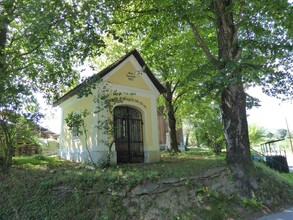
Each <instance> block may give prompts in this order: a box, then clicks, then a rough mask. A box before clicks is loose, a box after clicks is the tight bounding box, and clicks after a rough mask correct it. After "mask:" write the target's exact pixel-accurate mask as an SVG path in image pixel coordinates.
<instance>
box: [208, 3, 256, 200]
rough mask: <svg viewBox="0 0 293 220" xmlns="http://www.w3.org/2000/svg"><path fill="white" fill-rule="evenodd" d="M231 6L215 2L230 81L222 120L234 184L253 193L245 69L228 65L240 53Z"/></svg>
mask: <svg viewBox="0 0 293 220" xmlns="http://www.w3.org/2000/svg"><path fill="white" fill-rule="evenodd" d="M232 6H233V5H232V0H215V1H214V11H215V14H216V26H217V38H218V48H219V49H218V58H219V60H220V61H221V66H220V71H221V72H220V71H219V72H220V74H222V73H223V72H224V73H225V76H224V79H225V80H226V83H227V86H226V87H225V88H224V89H223V91H222V94H221V96H222V97H221V99H222V100H221V102H222V103H221V104H222V120H223V126H224V135H225V139H226V150H227V154H226V160H227V164H228V166H229V167H230V169H231V171H232V175H233V177H234V180H235V183H236V185H238V186H239V189H240V193H241V194H243V195H245V196H251V195H252V191H253V189H255V188H256V187H257V184H256V181H255V179H254V175H253V170H254V164H253V162H252V159H251V152H250V144H249V136H248V124H247V115H246V95H245V92H244V88H243V83H242V72H241V69H240V68H237V67H236V68H234V69H233V70H229V69H228V68H227V64H229V63H231V62H233V61H235V60H237V59H239V58H240V56H241V51H240V48H239V44H238V35H237V28H236V26H235V24H234V21H233V9H232ZM227 69H228V70H227Z"/></svg>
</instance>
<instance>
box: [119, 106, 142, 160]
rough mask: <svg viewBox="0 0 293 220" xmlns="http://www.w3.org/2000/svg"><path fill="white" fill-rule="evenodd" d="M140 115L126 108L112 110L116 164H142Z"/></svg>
mask: <svg viewBox="0 0 293 220" xmlns="http://www.w3.org/2000/svg"><path fill="white" fill-rule="evenodd" d="M142 125H143V123H142V117H141V113H140V112H139V111H138V110H136V109H133V108H130V107H127V106H118V107H116V108H115V109H114V128H115V130H114V133H115V134H114V137H115V145H116V152H117V162H118V163H142V162H143V161H144V153H143V130H142Z"/></svg>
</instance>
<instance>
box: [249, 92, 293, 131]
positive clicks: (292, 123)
mask: <svg viewBox="0 0 293 220" xmlns="http://www.w3.org/2000/svg"><path fill="white" fill-rule="evenodd" d="M247 93H248V94H250V95H252V96H253V97H256V98H258V99H260V100H261V103H260V104H261V106H260V107H258V108H256V107H254V108H252V109H251V110H248V111H247V114H248V117H247V120H248V124H256V125H258V126H261V127H264V128H266V129H268V130H272V131H273V130H276V129H287V125H286V120H287V122H288V127H289V130H290V132H292V131H293V100H292V99H291V101H290V100H289V101H286V102H282V101H281V100H279V99H277V98H273V97H270V96H267V95H266V94H264V93H262V91H261V88H260V87H254V88H250V89H249V90H248V91H247Z"/></svg>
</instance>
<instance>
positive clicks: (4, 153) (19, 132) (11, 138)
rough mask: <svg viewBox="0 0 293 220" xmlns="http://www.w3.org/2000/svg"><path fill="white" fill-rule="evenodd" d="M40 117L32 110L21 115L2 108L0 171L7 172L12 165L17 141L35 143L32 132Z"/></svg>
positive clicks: (0, 116)
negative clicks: (23, 140)
mask: <svg viewBox="0 0 293 220" xmlns="http://www.w3.org/2000/svg"><path fill="white" fill-rule="evenodd" d="M30 107H31V106H30ZM17 110H19V109H17ZM40 117H41V115H40V114H39V113H38V112H37V111H36V110H32V109H31V110H30V113H23V112H22V113H21V112H19V111H18V112H14V111H13V110H9V109H5V108H0V170H2V171H5V172H6V171H8V170H9V168H10V166H11V165H12V157H13V155H14V150H15V148H16V147H17V141H20V140H22V139H25V140H30V141H34V140H33V137H31V136H32V135H36V134H33V133H35V132H32V131H34V130H35V123H36V122H37V121H38V120H39V119H40Z"/></svg>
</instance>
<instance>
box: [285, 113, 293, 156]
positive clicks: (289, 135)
mask: <svg viewBox="0 0 293 220" xmlns="http://www.w3.org/2000/svg"><path fill="white" fill-rule="evenodd" d="M285 121H286V125H287V130H288V137H289V142H290V146H291V150H292V154H293V146H292V139H291V133H290V130H289V126H288V122H287V118H285Z"/></svg>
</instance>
